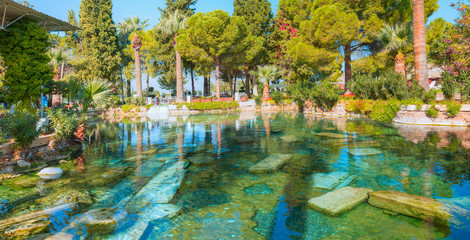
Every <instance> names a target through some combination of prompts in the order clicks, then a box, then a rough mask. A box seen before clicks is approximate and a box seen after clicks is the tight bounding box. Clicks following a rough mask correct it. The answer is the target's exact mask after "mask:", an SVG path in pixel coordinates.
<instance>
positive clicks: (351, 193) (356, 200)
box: [308, 187, 372, 217]
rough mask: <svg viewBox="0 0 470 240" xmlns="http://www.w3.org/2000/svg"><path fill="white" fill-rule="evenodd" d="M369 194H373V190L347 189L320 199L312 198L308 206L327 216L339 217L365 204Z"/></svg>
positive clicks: (330, 193)
mask: <svg viewBox="0 0 470 240" xmlns="http://www.w3.org/2000/svg"><path fill="white" fill-rule="evenodd" d="M369 192H372V190H370V189H367V188H352V187H345V188H342V189H340V190H336V191H333V192H329V193H327V194H325V195H322V196H320V197H316V198H312V199H310V200H309V201H308V205H309V206H310V207H312V208H313V209H315V210H316V211H318V212H321V213H323V214H325V215H328V216H331V217H337V216H340V215H342V214H344V213H346V212H348V211H351V210H352V209H354V208H355V207H357V206H358V205H359V204H361V203H363V202H365V201H366V200H367V197H368V195H367V194H368V193H369Z"/></svg>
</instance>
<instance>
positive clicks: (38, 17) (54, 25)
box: [0, 0, 80, 32]
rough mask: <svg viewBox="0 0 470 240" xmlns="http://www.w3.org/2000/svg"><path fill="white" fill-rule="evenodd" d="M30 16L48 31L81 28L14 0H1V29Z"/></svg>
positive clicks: (5, 28)
mask: <svg viewBox="0 0 470 240" xmlns="http://www.w3.org/2000/svg"><path fill="white" fill-rule="evenodd" d="M22 18H28V19H31V20H34V21H36V22H37V23H38V24H39V25H40V26H41V27H44V28H45V29H46V30H47V31H48V32H57V31H58V32H62V31H76V30H80V28H78V27H76V26H73V25H71V24H69V23H67V22H64V21H62V20H59V19H57V18H54V17H51V16H49V15H47V14H44V13H42V12H39V11H36V10H34V9H32V8H29V7H26V6H24V5H21V4H19V3H17V2H14V1H12V0H0V31H1V30H7V29H8V27H9V26H11V25H12V24H14V23H15V22H16V21H18V20H20V19H22Z"/></svg>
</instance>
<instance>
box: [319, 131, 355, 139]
mask: <svg viewBox="0 0 470 240" xmlns="http://www.w3.org/2000/svg"><path fill="white" fill-rule="evenodd" d="M314 135H315V136H319V137H327V138H338V139H345V138H346V136H347V135H345V134H339V133H329V132H323V133H315V134H314Z"/></svg>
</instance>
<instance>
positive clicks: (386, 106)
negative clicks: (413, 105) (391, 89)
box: [369, 100, 401, 122]
mask: <svg viewBox="0 0 470 240" xmlns="http://www.w3.org/2000/svg"><path fill="white" fill-rule="evenodd" d="M400 106H401V103H400V102H399V101H396V100H391V101H388V102H385V101H377V102H375V104H374V106H373V107H372V111H371V113H370V115H369V117H370V119H372V120H375V121H379V122H392V121H393V119H394V118H395V116H396V115H397V112H398V111H400Z"/></svg>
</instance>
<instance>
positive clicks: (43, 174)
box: [38, 167, 64, 179]
mask: <svg viewBox="0 0 470 240" xmlns="http://www.w3.org/2000/svg"><path fill="white" fill-rule="evenodd" d="M62 174H64V171H63V170H62V169H61V168H60V167H48V168H44V169H42V170H41V171H39V173H38V176H39V177H40V178H43V179H59V178H60V177H61V176H62Z"/></svg>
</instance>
